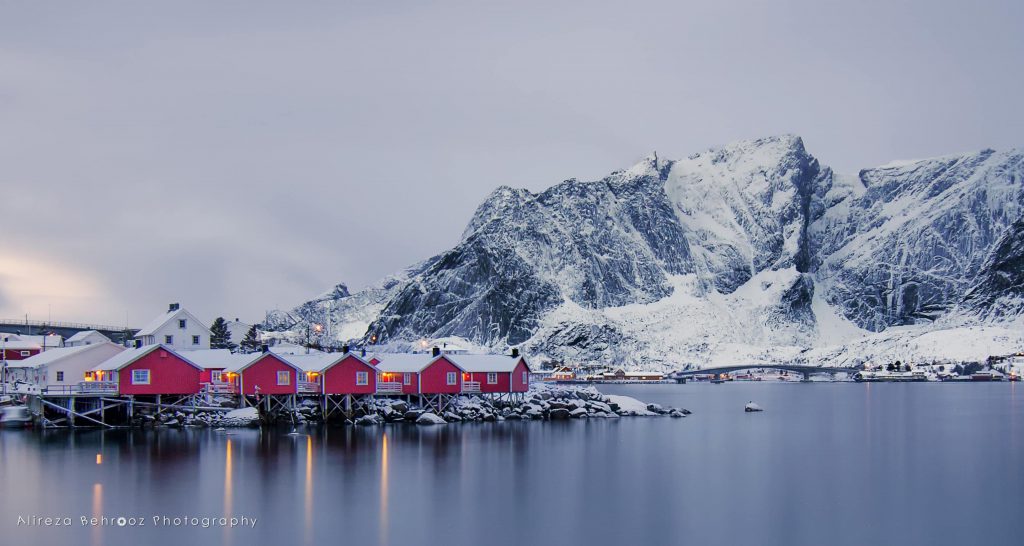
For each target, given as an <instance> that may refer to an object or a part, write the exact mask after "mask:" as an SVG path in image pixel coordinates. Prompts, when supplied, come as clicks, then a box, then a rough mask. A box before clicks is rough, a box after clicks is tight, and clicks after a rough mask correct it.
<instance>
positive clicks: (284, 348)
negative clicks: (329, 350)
mask: <svg viewBox="0 0 1024 546" xmlns="http://www.w3.org/2000/svg"><path fill="white" fill-rule="evenodd" d="M270 352H272V353H274V354H278V355H304V354H307V353H309V354H313V353H323V351H319V350H317V349H306V348H305V347H303V346H302V345H296V344H295V343H278V344H277V345H271V346H270Z"/></svg>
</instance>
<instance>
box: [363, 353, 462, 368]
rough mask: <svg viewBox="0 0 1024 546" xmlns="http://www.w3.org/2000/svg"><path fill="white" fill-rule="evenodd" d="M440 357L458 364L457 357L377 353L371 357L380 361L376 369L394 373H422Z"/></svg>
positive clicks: (428, 354) (429, 354)
mask: <svg viewBox="0 0 1024 546" xmlns="http://www.w3.org/2000/svg"><path fill="white" fill-rule="evenodd" d="M442 356H443V357H445V358H447V359H448V360H450V361H451V362H452V363H454V364H455V365H456V366H458V363H456V362H455V357H456V356H457V355H440V356H434V355H432V354H431V353H379V354H375V355H373V357H374V358H376V359H378V360H380V363H379V364H377V369H379V370H380V371H382V372H395V373H407V372H420V371H423V369H424V368H426V367H427V366H429V365H430V364H431V363H432V362H433V361H435V360H437V359H438V358H441V357H442Z"/></svg>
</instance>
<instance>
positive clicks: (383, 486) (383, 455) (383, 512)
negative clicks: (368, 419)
mask: <svg viewBox="0 0 1024 546" xmlns="http://www.w3.org/2000/svg"><path fill="white" fill-rule="evenodd" d="M379 513H380V516H379V517H380V536H379V538H380V544H382V545H386V544H390V542H389V541H388V525H389V523H388V434H387V433H386V432H385V433H384V434H382V435H381V444H380V512H379Z"/></svg>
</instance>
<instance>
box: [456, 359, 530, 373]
mask: <svg viewBox="0 0 1024 546" xmlns="http://www.w3.org/2000/svg"><path fill="white" fill-rule="evenodd" d="M447 357H448V359H449V360H451V361H452V362H454V363H455V364H457V365H458V366H459V367H460V368H462V369H463V370H466V371H467V372H477V373H480V372H512V371H515V369H516V365H518V364H519V361H520V360H522V359H523V358H522V357H521V356H516V357H513V356H509V355H447Z"/></svg>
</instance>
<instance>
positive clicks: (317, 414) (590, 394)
mask: <svg viewBox="0 0 1024 546" xmlns="http://www.w3.org/2000/svg"><path fill="white" fill-rule="evenodd" d="M689 414H690V411H689V410H686V409H682V408H666V407H662V406H661V405H659V404H648V403H645V402H641V401H640V400H637V399H635V398H631V397H628V396H617V395H607V394H604V393H601V392H600V391H598V390H597V389H595V388H594V387H573V386H551V385H538V386H535V387H533V388H531V390H530V391H529V392H527V393H526V397H525V399H524V400H523V401H522V402H514V403H513V402H509V401H507V400H494V399H491V398H486V397H482V396H478V395H463V396H458V397H456V398H455V399H454V400H453V401H452V403H451V404H449V405H448V407H447V408H445V411H443V412H441V413H440V414H438V413H435V412H433V411H430V410H428V409H426V408H422V407H418V406H416V405H415V404H410V403H409V402H407V401H406V400H403V399H400V398H378V399H374V400H373V401H372V403H371V404H369V405H366V406H362V407H359V408H358V409H356V411H355V413H354V414H353V416H352V418H351V419H343V420H340V421H339V422H340V423H344V424H346V425H358V426H373V425H382V424H385V423H407V424H413V423H414V424H418V425H441V424H447V423H462V422H498V421H532V420H548V421H557V420H569V419H618V418H621V417H673V418H681V417H686V416H687V415H689ZM266 421H267V416H265V415H261V414H260V412H259V411H258V410H257V409H256V408H243V409H236V410H230V411H225V410H217V409H213V408H209V409H196V410H187V409H181V410H177V411H173V412H164V413H161V414H159V415H153V414H142V415H137V416H136V418H135V420H134V422H133V424H134V425H137V426H147V425H148V426H167V427H215V428H220V427H255V426H259V425H260V424H261V423H263V424H271V423H268V422H266ZM273 422H276V423H278V424H296V425H297V424H322V423H323V422H324V419H323V415H322V413H321V408H320V406H319V404H317V403H316V402H315V401H313V400H306V401H304V402H302V404H301V405H300V406H299V407H298V408H297V409H296V410H295V411H293V412H290V413H285V414H282V415H278V416H276V419H275V420H274V421H273Z"/></svg>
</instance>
